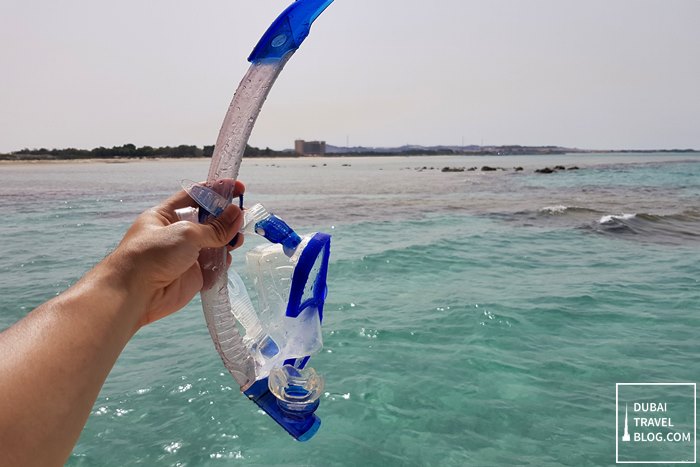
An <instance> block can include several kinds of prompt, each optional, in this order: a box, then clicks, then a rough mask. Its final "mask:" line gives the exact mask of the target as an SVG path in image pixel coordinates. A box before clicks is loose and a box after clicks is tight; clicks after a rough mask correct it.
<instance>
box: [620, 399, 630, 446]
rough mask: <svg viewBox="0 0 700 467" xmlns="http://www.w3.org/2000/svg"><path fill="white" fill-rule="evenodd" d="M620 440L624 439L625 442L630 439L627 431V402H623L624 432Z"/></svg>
mask: <svg viewBox="0 0 700 467" xmlns="http://www.w3.org/2000/svg"><path fill="white" fill-rule="evenodd" d="M622 441H625V442H629V441H630V432H629V429H628V428H627V404H625V433H624V434H623V435H622Z"/></svg>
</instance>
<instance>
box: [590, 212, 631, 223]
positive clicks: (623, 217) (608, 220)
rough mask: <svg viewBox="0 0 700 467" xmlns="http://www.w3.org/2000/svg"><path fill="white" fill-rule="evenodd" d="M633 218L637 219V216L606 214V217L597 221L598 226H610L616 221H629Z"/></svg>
mask: <svg viewBox="0 0 700 467" xmlns="http://www.w3.org/2000/svg"><path fill="white" fill-rule="evenodd" d="M635 217H637V214H634V213H633V214H620V215H616V214H608V215H607V216H603V217H601V218H600V220H599V221H598V223H599V224H612V223H613V222H615V221H616V220H619V221H626V220H629V219H634V218H635Z"/></svg>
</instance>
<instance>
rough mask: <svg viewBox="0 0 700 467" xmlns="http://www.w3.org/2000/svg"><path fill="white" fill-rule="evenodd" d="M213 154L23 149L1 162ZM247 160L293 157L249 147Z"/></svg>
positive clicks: (177, 149)
mask: <svg viewBox="0 0 700 467" xmlns="http://www.w3.org/2000/svg"><path fill="white" fill-rule="evenodd" d="M213 153H214V146H213V145H212V146H204V147H201V148H200V147H197V146H192V145H186V144H181V145H180V146H163V147H157V148H154V147H152V146H141V147H136V146H135V145H133V144H124V145H122V146H113V147H111V148H105V147H102V146H100V147H99V148H94V149H76V148H65V149H46V148H40V149H29V148H25V149H21V150H19V151H14V152H11V153H9V154H0V160H69V159H116V158H129V159H151V158H183V157H203V158H207V157H208V158H210V157H211V156H212V154H213ZM244 155H245V157H281V156H290V155H292V153H290V152H288V151H287V152H285V151H275V150H273V149H270V148H265V149H260V148H256V147H254V146H250V145H246V148H245V153H244Z"/></svg>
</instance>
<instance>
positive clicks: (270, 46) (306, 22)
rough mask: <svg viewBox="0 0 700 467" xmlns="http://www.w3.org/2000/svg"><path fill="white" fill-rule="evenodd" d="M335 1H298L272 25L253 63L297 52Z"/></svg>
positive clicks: (252, 55)
mask: <svg viewBox="0 0 700 467" xmlns="http://www.w3.org/2000/svg"><path fill="white" fill-rule="evenodd" d="M331 3H333V0H297V1H296V2H294V3H292V4H291V5H290V6H289V7H287V9H286V10H284V11H283V12H282V14H281V15H279V16H278V17H277V19H276V20H275V21H274V22H273V23H272V24H271V25H270V27H269V28H268V29H267V31H266V32H265V34H264V35H263V36H262V38H261V39H260V41H258V44H257V45H256V46H255V48H254V49H253V52H252V53H251V54H250V57H248V61H249V62H251V63H256V62H260V61H263V60H281V59H282V58H283V57H284V56H285V55H287V54H288V53H289V52H292V51H295V50H296V49H298V48H299V47H300V46H301V43H302V42H304V39H306V36H308V35H309V31H310V30H311V24H312V23H313V22H314V20H316V18H318V16H319V15H320V14H321V13H323V10H325V9H326V8H327V7H328V5H330V4H331Z"/></svg>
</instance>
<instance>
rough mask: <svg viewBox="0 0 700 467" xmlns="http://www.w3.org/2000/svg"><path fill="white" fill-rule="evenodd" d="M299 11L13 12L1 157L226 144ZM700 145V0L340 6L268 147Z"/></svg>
mask: <svg viewBox="0 0 700 467" xmlns="http://www.w3.org/2000/svg"><path fill="white" fill-rule="evenodd" d="M288 3H289V1H288V0H248V1H240V0H199V1H178V0H167V1H166V0H138V1H137V0H120V1H110V2H106V1H99V0H91V1H88V0H83V1H76V0H60V1H56V0H0V152H2V151H10V150H17V149H21V148H23V147H69V146H72V147H80V148H92V147H95V146H112V145H121V144H124V143H134V144H136V145H139V146H140V145H152V146H159V145H177V144H197V145H203V144H213V142H214V141H215V140H216V135H217V133H218V131H219V126H220V124H221V121H222V119H223V116H224V113H225V111H226V109H227V107H228V104H229V101H230V100H231V97H232V95H233V92H234V90H235V89H236V87H237V85H238V82H239V81H240V79H241V78H242V77H243V74H244V73H245V71H246V69H247V67H248V62H247V61H246V58H247V56H248V54H249V53H250V51H251V50H252V48H253V46H254V45H255V43H256V42H257V40H258V38H259V37H260V35H261V34H262V33H263V32H264V30H265V29H266V27H267V26H268V24H269V23H270V22H271V21H272V19H274V17H276V15H277V14H278V13H279V12H281V10H282V9H283V8H284V7H285V6H286V5H287V4H288ZM295 138H303V139H324V140H327V141H328V142H329V143H331V144H335V145H345V144H346V141H347V140H348V139H349V142H350V145H353V146H354V145H366V146H393V145H402V144H407V143H410V144H425V145H433V144H454V145H459V144H461V143H462V141H464V143H465V144H480V143H482V142H483V143H484V144H525V145H543V144H554V145H563V146H576V147H584V148H601V149H602V148H661V147H674V148H677V147H683V148H685V147H694V148H700V1H698V0H654V1H651V0H586V1H583V0H580V1H577V2H574V1H567V0H478V1H477V0H444V1H425V0H424V1H418V0H401V1H400V0H336V1H335V2H334V3H333V4H332V5H331V6H330V7H329V8H328V10H327V11H326V12H325V13H324V14H323V16H321V17H320V18H319V20H318V21H317V22H316V24H314V27H313V29H312V31H311V35H310V37H309V38H308V39H307V41H306V42H305V43H304V45H303V46H302V47H301V49H300V50H299V51H298V52H297V54H296V55H295V57H294V58H293V59H292V60H291V62H289V64H288V65H287V67H286V69H285V70H284V72H283V73H282V75H281V76H280V79H279V80H278V82H277V84H276V85H275V88H274V89H273V90H272V92H271V94H270V97H269V99H268V102H267V103H266V105H265V107H264V108H263V112H262V114H261V116H260V118H259V120H258V124H257V126H256V128H255V130H254V131H253V137H252V138H251V144H253V145H256V146H263V147H264V146H270V147H273V148H276V149H282V148H290V147H292V144H293V140H294V139H295Z"/></svg>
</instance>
